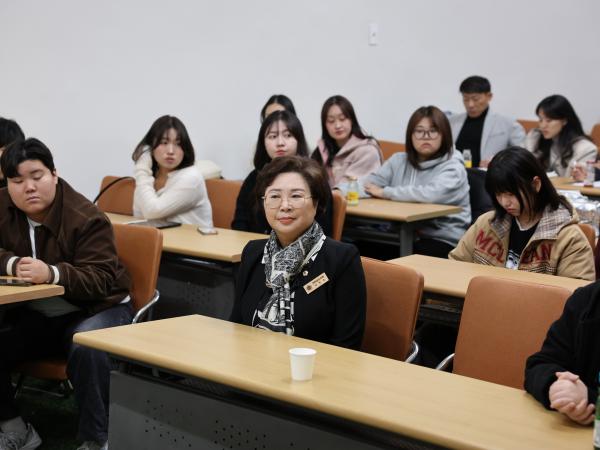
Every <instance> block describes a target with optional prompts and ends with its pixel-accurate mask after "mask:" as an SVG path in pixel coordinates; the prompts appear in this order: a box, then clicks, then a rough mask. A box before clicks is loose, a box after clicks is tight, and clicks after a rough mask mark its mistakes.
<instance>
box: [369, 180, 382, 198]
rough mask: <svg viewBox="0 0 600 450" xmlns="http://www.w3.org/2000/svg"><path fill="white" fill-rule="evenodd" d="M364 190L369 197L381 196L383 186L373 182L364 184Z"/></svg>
mask: <svg viewBox="0 0 600 450" xmlns="http://www.w3.org/2000/svg"><path fill="white" fill-rule="evenodd" d="M365 192H366V193H367V194H369V195H370V196H371V197H376V198H383V188H382V187H379V186H376V185H374V184H373V183H367V184H365Z"/></svg>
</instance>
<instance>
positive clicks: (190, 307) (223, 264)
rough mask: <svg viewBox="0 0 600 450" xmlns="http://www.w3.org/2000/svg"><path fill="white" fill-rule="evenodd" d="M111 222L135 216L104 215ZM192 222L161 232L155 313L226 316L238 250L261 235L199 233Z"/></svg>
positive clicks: (132, 219)
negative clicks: (158, 299) (161, 247)
mask: <svg viewBox="0 0 600 450" xmlns="http://www.w3.org/2000/svg"><path fill="white" fill-rule="evenodd" d="M107 216H108V218H109V219H110V220H111V222H113V223H128V222H131V221H135V220H137V219H136V218H135V217H133V216H126V215H120V214H112V213H109V214H107ZM197 228H198V226H197V225H190V224H184V225H181V226H178V227H174V228H166V229H163V230H161V231H162V233H163V253H162V257H161V264H160V272H159V278H158V290H159V292H160V301H159V302H158V303H157V304H156V306H155V308H154V311H155V312H154V314H155V317H159V318H164V317H174V316H180V315H186V314H195V313H197V314H204V315H208V316H211V317H218V318H221V319H227V318H229V315H230V313H231V310H232V308H233V301H234V293H235V288H234V277H235V272H236V270H237V266H238V264H239V262H240V259H241V255H242V250H243V249H244V247H245V246H246V244H247V243H248V242H250V241H251V240H254V239H264V238H266V237H267V236H266V235H263V234H257V233H248V232H245V231H236V230H229V229H225V228H217V234H214V235H206V236H205V235H202V234H200V233H199V232H198V231H197Z"/></svg>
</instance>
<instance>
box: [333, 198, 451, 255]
mask: <svg viewBox="0 0 600 450" xmlns="http://www.w3.org/2000/svg"><path fill="white" fill-rule="evenodd" d="M460 211H461V208H460V206H452V205H437V204H432V203H409V202H396V201H392V200H383V199H377V198H364V199H360V201H359V203H358V205H356V206H348V207H347V208H346V222H345V225H344V235H345V236H347V237H349V238H354V239H366V240H371V241H373V242H382V243H387V244H390V243H391V244H395V245H399V247H400V252H399V254H400V256H406V255H410V254H411V253H412V248H413V240H414V227H415V224H416V223H418V222H422V221H424V220H429V219H435V218H437V217H443V216H447V215H450V214H456V213H459V212H460ZM385 222H388V224H385ZM389 222H391V224H390V223H389ZM382 223H383V224H382ZM382 225H383V226H384V227H387V226H388V225H389V229H381V228H380V229H379V230H377V229H376V227H382Z"/></svg>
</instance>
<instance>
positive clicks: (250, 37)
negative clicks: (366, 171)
mask: <svg viewBox="0 0 600 450" xmlns="http://www.w3.org/2000/svg"><path fill="white" fill-rule="evenodd" d="M598 17H600V2H598V1H596V0H574V1H570V2H567V1H564V0H530V1H522V0H502V1H493V0H453V1H448V0H429V1H426V2H418V1H401V0H377V1H374V0H320V1H297V0H296V1H293V0H257V1H243V0H232V1H223V2H217V1H210V2H209V1H192V0H174V1H170V2H164V1H156V0H127V1H116V0H108V1H102V2H100V1H96V2H91V1H81V0H53V1H51V2H44V1H41V0H37V1H35V0H3V1H2V2H0V19H1V22H0V23H1V25H0V43H1V44H0V61H1V68H0V80H1V82H0V115H2V116H6V117H10V118H14V119H16V120H18V121H19V122H20V123H21V125H22V127H23V128H24V131H25V133H26V134H27V135H29V136H35V137H38V138H40V139H42V140H43V141H44V142H45V143H46V144H47V145H48V146H49V147H50V149H51V150H52V151H53V152H54V154H55V157H56V161H57V167H58V168H59V172H60V174H61V175H62V176H63V177H64V178H66V179H67V180H68V181H69V182H71V184H72V185H74V186H75V187H76V188H77V189H79V190H80V191H81V192H82V193H84V194H85V195H87V196H88V197H93V196H94V195H95V193H96V192H97V190H98V186H99V184H100V180H101V178H102V176H104V175H105V174H114V175H128V174H131V172H132V163H131V160H130V154H131V151H132V150H133V148H134V147H135V145H136V144H137V142H139V140H140V139H141V138H142V136H143V135H144V133H145V132H146V131H147V129H148V128H149V127H150V124H151V123H152V121H153V120H154V119H156V118H157V117H158V116H160V115H162V114H174V115H177V116H178V117H180V118H181V119H182V120H183V121H184V123H185V124H186V126H187V127H188V131H189V132H190V135H191V137H192V142H193V143H194V145H195V148H196V152H197V156H198V157H199V158H201V159H212V160H213V161H215V162H217V163H218V164H219V165H221V167H222V168H223V175H224V176H225V177H227V178H243V177H244V176H245V175H246V174H247V172H248V171H249V169H250V166H251V159H252V151H253V146H254V142H255V141H256V137H257V136H256V135H257V132H258V127H259V110H260V108H261V107H262V105H263V103H264V101H265V100H266V99H267V98H268V97H269V96H270V95H271V94H272V93H285V94H287V95H289V96H290V97H291V98H292V100H293V101H294V103H295V104H296V107H297V111H298V115H299V117H300V119H301V120H302V122H303V124H304V127H305V131H306V134H307V138H308V139H309V142H310V143H311V146H312V144H314V143H315V142H316V139H317V138H318V137H319V134H320V123H319V115H320V108H321V105H322V103H323V101H324V100H325V99H326V98H327V97H328V96H330V95H333V94H338V93H339V94H343V95H345V96H347V97H348V98H350V99H351V101H352V102H353V103H354V106H355V108H356V111H357V114H358V117H359V120H360V122H361V124H362V126H363V128H365V129H366V130H367V131H368V132H370V133H372V134H374V135H375V136H376V137H377V138H380V139H388V140H397V141H402V142H403V141H404V128H405V126H406V123H407V120H408V117H409V115H410V114H411V112H412V111H413V110H414V109H415V108H416V107H418V106H420V105H423V104H436V105H437V106H439V107H440V108H442V109H443V110H454V111H460V110H462V104H461V99H460V95H459V93H458V85H459V83H460V81H461V80H462V79H463V78H465V77H466V76H468V75H471V74H482V75H485V76H487V77H489V78H490V80H491V82H492V89H493V92H494V94H495V97H494V101H493V103H492V106H493V108H494V109H496V110H498V111H501V112H503V113H506V114H509V115H512V116H515V117H519V118H534V108H535V105H536V104H537V102H539V100H541V99H542V98H543V97H544V96H546V95H550V94H553V93H562V94H564V95H566V96H567V97H568V98H569V99H570V100H571V101H572V102H573V104H574V106H575V108H576V110H577V112H578V113H579V115H580V117H581V119H582V121H583V123H584V127H585V128H586V129H587V130H589V129H590V128H591V126H592V124H593V123H595V122H600V90H599V89H598V75H599V74H600V52H599V51H598V48H600V27H599V26H598ZM373 22H374V23H377V24H378V26H379V45H378V46H369V45H368V24H369V23H373Z"/></svg>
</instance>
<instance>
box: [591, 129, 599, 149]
mask: <svg viewBox="0 0 600 450" xmlns="http://www.w3.org/2000/svg"><path fill="white" fill-rule="evenodd" d="M590 137H591V138H592V141H594V144H596V147H598V149H600V123H597V124H595V125H594V126H593V127H592V132H591V133H590Z"/></svg>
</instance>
